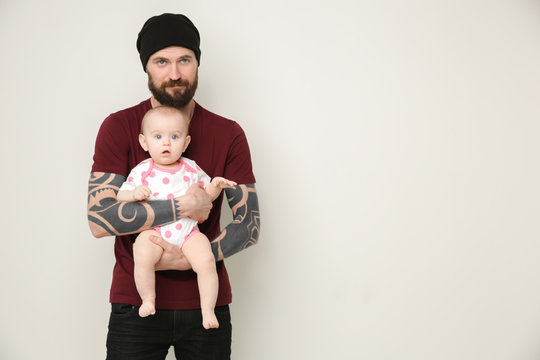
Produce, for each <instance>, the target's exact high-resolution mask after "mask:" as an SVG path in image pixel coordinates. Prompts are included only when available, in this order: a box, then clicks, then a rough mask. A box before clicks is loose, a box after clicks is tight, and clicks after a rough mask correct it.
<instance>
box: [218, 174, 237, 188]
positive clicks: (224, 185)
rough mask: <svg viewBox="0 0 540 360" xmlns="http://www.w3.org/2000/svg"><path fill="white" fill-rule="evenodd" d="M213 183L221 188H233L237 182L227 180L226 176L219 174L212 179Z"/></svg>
mask: <svg viewBox="0 0 540 360" xmlns="http://www.w3.org/2000/svg"><path fill="white" fill-rule="evenodd" d="M212 185H214V186H215V187H217V188H220V189H227V188H233V187H235V186H236V185H237V184H236V183H235V182H234V181H231V180H227V179H225V178H222V177H219V176H217V177H215V178H213V179H212Z"/></svg>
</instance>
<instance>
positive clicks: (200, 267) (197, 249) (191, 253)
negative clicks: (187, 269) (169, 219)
mask: <svg viewBox="0 0 540 360" xmlns="http://www.w3.org/2000/svg"><path fill="white" fill-rule="evenodd" d="M182 251H183V252H184V255H185V256H186V258H187V259H188V261H189V263H190V264H191V267H192V268H193V271H195V272H196V273H197V283H198V284H199V294H200V295H201V311H202V316H203V326H204V328H205V329H210V328H217V327H219V323H218V320H217V318H216V314H215V313H214V307H215V306H216V300H217V294H218V286H219V282H218V276H217V272H216V260H215V258H214V255H213V254H212V249H211V247H210V242H209V241H208V238H207V237H206V236H204V235H203V234H202V233H196V234H194V235H193V236H191V237H190V238H189V239H188V240H186V242H185V243H184V246H183V247H182Z"/></svg>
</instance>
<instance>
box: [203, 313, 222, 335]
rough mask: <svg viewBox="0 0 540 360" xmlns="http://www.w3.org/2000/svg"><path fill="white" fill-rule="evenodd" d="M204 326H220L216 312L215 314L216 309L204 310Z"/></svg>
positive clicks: (211, 327) (213, 327) (207, 327)
mask: <svg viewBox="0 0 540 360" xmlns="http://www.w3.org/2000/svg"><path fill="white" fill-rule="evenodd" d="M202 319H203V320H202V323H203V327H204V328H205V329H206V330H208V329H215V328H218V327H219V322H218V320H217V318H216V314H214V311H208V312H203V318H202Z"/></svg>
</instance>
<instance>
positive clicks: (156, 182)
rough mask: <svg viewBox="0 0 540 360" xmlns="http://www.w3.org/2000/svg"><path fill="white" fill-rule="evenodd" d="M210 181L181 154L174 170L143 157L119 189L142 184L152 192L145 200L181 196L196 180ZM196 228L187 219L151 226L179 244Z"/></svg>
mask: <svg viewBox="0 0 540 360" xmlns="http://www.w3.org/2000/svg"><path fill="white" fill-rule="evenodd" d="M210 181H211V179H210V177H209V176H208V175H206V173H205V172H204V171H203V170H202V169H201V168H200V167H199V166H197V164H196V163H195V161H193V160H190V159H188V158H185V157H181V158H180V160H179V163H178V167H176V168H174V169H163V168H160V167H158V166H156V165H155V164H154V161H153V160H152V159H146V160H144V161H142V162H140V163H139V164H138V165H137V166H135V167H134V168H133V169H132V170H131V172H130V173H129V175H128V179H127V181H126V182H124V183H123V184H122V186H121V187H120V191H123V190H129V191H132V190H134V189H135V188H136V187H137V186H139V185H144V186H147V187H148V188H150V190H151V191H152V195H150V197H149V198H148V199H147V200H149V201H152V200H165V199H173V198H176V197H179V196H182V195H184V194H185V193H186V191H187V189H188V188H189V187H190V186H191V185H193V184H196V183H200V184H201V185H202V186H203V187H206V185H208V184H209V183H210ZM198 229H199V228H198V226H197V221H195V220H192V219H188V218H186V219H180V220H178V221H176V222H174V223H171V224H167V225H163V226H158V227H155V228H154V230H156V231H157V232H159V233H160V234H161V236H162V237H163V239H165V240H166V241H168V242H170V243H171V244H174V245H177V246H179V247H182V244H183V243H184V242H185V241H186V240H187V239H188V238H189V237H190V236H191V235H192V234H193V233H195V232H197V231H198Z"/></svg>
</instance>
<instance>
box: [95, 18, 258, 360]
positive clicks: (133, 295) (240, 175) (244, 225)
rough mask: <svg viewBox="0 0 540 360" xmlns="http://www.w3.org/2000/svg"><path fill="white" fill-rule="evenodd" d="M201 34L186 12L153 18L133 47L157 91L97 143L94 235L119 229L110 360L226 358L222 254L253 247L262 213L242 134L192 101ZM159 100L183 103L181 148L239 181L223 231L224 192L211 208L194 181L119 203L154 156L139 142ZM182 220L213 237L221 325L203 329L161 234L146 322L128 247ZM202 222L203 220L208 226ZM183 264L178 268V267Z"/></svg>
mask: <svg viewBox="0 0 540 360" xmlns="http://www.w3.org/2000/svg"><path fill="white" fill-rule="evenodd" d="M199 42H200V38H199V32H198V30H197V28H196V27H195V26H194V25H193V23H192V22H191V21H190V20H189V19H188V18H187V17H185V16H184V15H177V14H162V15H159V16H154V17H152V18H150V19H149V20H148V21H147V22H146V23H145V24H144V26H143V28H142V29H141V31H140V32H139V35H138V38H137V50H138V51H139V54H140V58H141V62H142V65H143V69H144V70H145V71H146V72H147V74H148V87H149V89H150V91H151V92H152V97H151V98H150V99H148V100H145V101H143V102H141V103H140V104H138V105H135V106H133V107H131V108H128V109H124V110H122V111H119V112H117V113H114V114H112V115H110V116H109V117H107V118H106V119H105V121H104V122H103V124H102V125H101V128H100V130H99V133H98V136H97V139H96V148H95V154H94V164H93V166H92V173H91V176H90V180H89V187H88V188H89V191H88V220H89V224H90V229H91V231H92V234H93V235H94V236H96V237H102V236H107V235H116V239H115V246H114V251H115V256H116V264H115V266H114V270H113V279H112V285H111V292H110V301H111V304H112V305H111V306H112V310H111V316H110V320H109V332H108V335H107V358H108V359H143V358H144V359H164V358H165V356H166V354H167V352H168V349H169V347H170V346H174V350H175V354H176V356H177V358H182V359H229V358H230V346H231V323H230V313H229V307H228V305H229V304H230V302H231V289H230V284H229V279H228V275H227V270H226V268H225V265H224V263H223V261H222V260H223V259H224V258H225V257H228V256H230V255H233V254H235V253H236V252H238V251H240V250H243V249H245V248H247V247H249V246H250V245H253V244H256V243H257V240H258V234H259V209H258V202H257V193H256V190H255V185H254V183H255V177H254V175H253V172H252V166H251V157H250V152H249V147H248V143H247V140H246V137H245V135H244V132H243V131H242V129H241V128H240V126H239V125H238V124H237V123H235V122H234V121H231V120H228V119H225V118H223V117H220V116H218V115H216V114H213V113H211V112H209V111H207V110H206V109H204V108H202V107H201V106H200V105H199V104H198V103H196V102H195V101H194V100H193V96H194V95H195V91H196V89H197V81H198V66H199V63H200V54H201V52H200V49H199ZM159 105H169V106H173V107H176V108H178V109H180V111H182V112H183V113H184V114H185V115H186V116H187V117H188V118H189V119H191V121H190V135H191V138H192V141H191V144H190V145H189V148H188V149H187V151H186V152H185V153H184V155H185V156H186V157H188V158H191V159H193V160H195V161H196V162H197V164H198V165H199V166H200V167H201V168H202V169H203V170H204V171H205V172H206V173H207V174H208V175H209V176H210V177H212V178H213V177H215V176H223V177H225V178H227V179H230V180H233V181H235V182H236V183H238V184H239V185H237V186H236V187H235V188H234V189H228V190H226V192H225V193H226V196H227V199H228V201H229V205H230V206H231V209H232V212H233V217H234V219H233V221H232V222H231V223H230V224H229V225H228V226H227V227H225V229H223V230H222V231H221V232H220V227H219V217H220V210H221V203H222V196H223V194H222V195H221V196H220V197H219V198H218V199H217V200H216V201H215V202H214V204H213V206H212V203H211V202H210V200H209V198H208V196H207V195H206V193H205V192H204V190H203V189H202V188H201V187H200V186H197V185H194V186H192V187H191V188H190V189H189V190H188V192H187V193H186V195H184V196H181V197H179V198H175V199H171V200H162V201H152V202H136V203H123V202H119V201H117V199H116V194H117V192H118V188H119V187H120V185H121V184H122V183H123V182H124V180H125V178H126V176H127V174H128V173H129V171H130V169H131V168H133V167H134V166H135V165H137V164H138V163H139V162H140V161H142V160H144V159H146V158H148V153H146V152H145V151H144V150H143V149H142V148H141V146H140V145H139V143H138V136H139V132H140V125H141V120H142V117H143V116H144V114H145V113H146V112H147V111H148V110H149V109H151V108H152V107H156V106H159ZM181 217H190V218H192V219H195V220H197V221H199V222H202V223H201V224H200V230H201V231H202V232H203V233H204V234H206V235H207V236H208V238H209V239H213V240H212V241H211V245H212V251H213V253H214V256H215V258H216V261H217V264H216V268H217V272H218V277H219V294H218V299H217V303H216V310H215V312H216V316H217V318H218V321H219V328H217V329H210V330H204V328H203V327H202V324H201V312H200V305H199V304H200V302H199V293H198V288H197V278H196V274H195V273H194V272H193V271H191V270H190V266H189V263H188V262H187V261H186V260H185V258H184V257H183V256H182V254H181V250H180V249H178V248H177V247H175V246H173V245H171V244H169V243H167V242H166V241H164V240H163V239H161V238H157V237H156V238H154V239H153V241H154V242H155V243H156V244H158V245H160V246H161V247H163V249H164V253H163V256H162V258H161V260H160V261H159V263H158V264H157V265H156V270H162V271H157V272H156V308H157V312H156V314H155V315H153V316H149V317H146V318H140V317H139V315H138V310H137V307H138V306H139V305H140V304H141V299H140V297H139V295H138V293H137V290H136V288H135V283H134V279H133V252H132V246H133V241H134V239H135V237H136V234H137V233H139V232H141V231H143V230H147V229H151V228H153V227H155V226H159V225H163V224H167V223H170V222H173V221H175V220H176V219H178V218H181ZM203 221H204V222H203ZM179 270H182V271H179Z"/></svg>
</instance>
